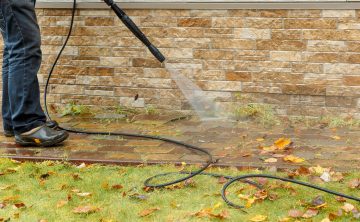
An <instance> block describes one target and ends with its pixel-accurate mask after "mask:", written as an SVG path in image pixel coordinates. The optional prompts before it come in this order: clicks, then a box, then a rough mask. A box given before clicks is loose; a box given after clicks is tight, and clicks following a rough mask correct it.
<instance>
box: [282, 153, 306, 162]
mask: <svg viewBox="0 0 360 222" xmlns="http://www.w3.org/2000/svg"><path fill="white" fill-rule="evenodd" d="M284 160H285V161H288V162H292V163H302V162H304V161H305V160H304V159H302V158H300V157H297V156H294V155H287V156H285V157H284Z"/></svg>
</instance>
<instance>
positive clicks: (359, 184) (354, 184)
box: [349, 178, 360, 189]
mask: <svg viewBox="0 0 360 222" xmlns="http://www.w3.org/2000/svg"><path fill="white" fill-rule="evenodd" d="M349 187H350V188H351V189H356V188H360V178H357V179H353V180H351V181H350V182H349Z"/></svg>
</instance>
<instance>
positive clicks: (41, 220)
mask: <svg viewBox="0 0 360 222" xmlns="http://www.w3.org/2000/svg"><path fill="white" fill-rule="evenodd" d="M39 222H48V221H47V220H45V219H40V220H39Z"/></svg>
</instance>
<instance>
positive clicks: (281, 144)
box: [274, 138, 292, 150]
mask: <svg viewBox="0 0 360 222" xmlns="http://www.w3.org/2000/svg"><path fill="white" fill-rule="evenodd" d="M291 143H292V142H291V140H290V139H289V138H280V139H278V140H276V141H275V143H274V145H275V146H276V147H277V148H278V149H280V150H283V149H285V148H286V147H288V146H289V145H290V144H291Z"/></svg>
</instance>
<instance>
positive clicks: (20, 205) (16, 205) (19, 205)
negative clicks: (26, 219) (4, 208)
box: [14, 202, 26, 208]
mask: <svg viewBox="0 0 360 222" xmlns="http://www.w3.org/2000/svg"><path fill="white" fill-rule="evenodd" d="M14 206H15V208H24V207H26V205H25V204H24V203H23V202H19V203H16V204H14Z"/></svg>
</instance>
